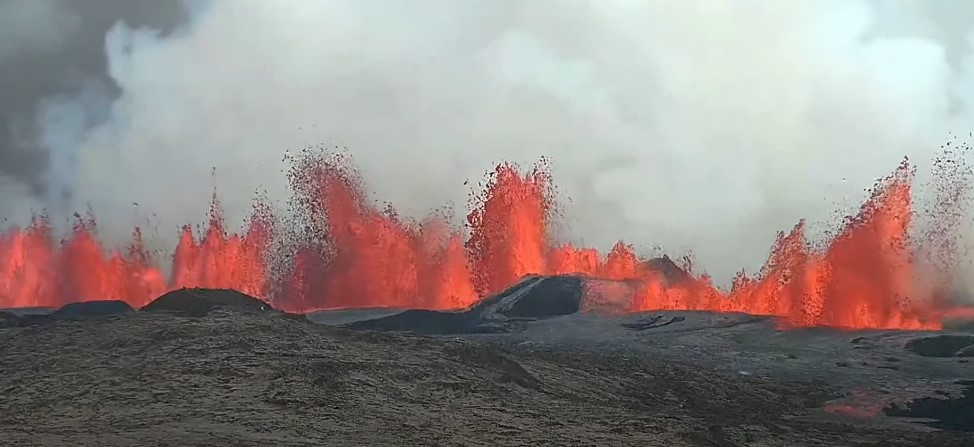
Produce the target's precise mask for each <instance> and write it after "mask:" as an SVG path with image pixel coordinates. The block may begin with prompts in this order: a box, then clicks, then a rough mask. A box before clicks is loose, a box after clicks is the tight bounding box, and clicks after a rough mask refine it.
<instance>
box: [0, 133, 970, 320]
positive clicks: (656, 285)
mask: <svg viewBox="0 0 974 447" xmlns="http://www.w3.org/2000/svg"><path fill="white" fill-rule="evenodd" d="M292 162H293V163H292V168H291V170H290V172H289V173H288V178H289V180H290V184H291V188H292V191H293V200H292V201H291V204H292V208H293V209H292V210H290V211H289V214H288V215H286V216H275V215H274V213H272V211H271V207H270V206H268V204H267V203H265V202H263V201H262V200H256V201H255V205H254V210H253V212H252V214H251V217H250V218H249V219H248V221H247V223H246V225H245V227H244V228H243V230H242V231H240V232H239V233H232V232H228V231H227V229H226V228H225V225H224V223H223V219H222V218H221V210H220V206H219V201H218V200H217V198H216V197H215V196H214V200H213V206H212V208H211V210H210V219H209V221H208V222H207V224H206V225H205V226H204V228H203V231H201V232H200V234H194V232H193V231H192V229H191V227H190V226H188V225H187V226H186V227H184V228H183V229H182V232H181V236H180V238H179V243H178V245H177V246H176V248H175V250H174V251H173V253H174V255H173V259H172V260H171V262H172V264H171V269H170V271H171V274H169V275H168V277H166V275H164V274H163V269H161V268H160V267H159V266H160V264H158V263H157V261H156V260H154V259H153V257H152V256H150V254H149V253H148V252H147V251H146V250H145V248H144V246H143V244H142V239H141V234H140V232H139V230H135V231H134V232H133V236H132V240H131V243H130V244H129V245H128V246H127V247H125V248H124V249H121V250H118V249H115V250H109V249H107V248H106V247H104V246H103V245H102V244H101V243H100V242H99V241H98V239H97V237H96V235H97V226H96V220H95V218H94V217H91V216H86V217H82V216H78V217H77V222H76V224H75V225H74V229H73V231H72V232H71V233H70V235H69V236H68V237H67V238H66V239H65V240H63V241H60V242H58V241H56V240H55V239H54V237H53V234H52V231H51V226H50V225H49V222H48V220H47V219H46V218H45V217H43V216H37V217H36V218H35V219H33V222H32V223H31V225H30V226H28V227H27V228H24V229H19V228H11V229H9V230H7V231H6V232H4V233H3V234H2V235H0V307H2V308H12V307H33V306H44V307H54V306H60V305H63V304H66V303H68V302H77V301H90V300H101V299H122V300H125V301H127V302H129V303H130V304H132V305H133V306H141V305H144V304H145V303H146V302H147V301H148V300H150V299H151V298H153V297H155V296H157V295H159V294H161V293H163V292H165V291H167V290H172V289H176V288H181V287H207V288H234V289H237V290H240V291H242V292H245V293H248V294H251V295H255V296H260V297H264V298H265V299H268V300H270V301H273V302H274V304H275V305H276V306H277V307H279V308H282V309H285V310H289V311H294V312H305V311H311V310H317V309H327V308H349V307H359V308H362V307H401V308H428V309H457V308H463V307H466V306H469V305H471V304H473V303H474V302H475V301H476V300H477V299H478V298H479V297H482V296H485V295H488V294H491V293H494V292H497V291H500V290H502V289H504V288H506V287H508V286H510V285H511V284H513V283H514V282H515V281H517V280H518V279H519V278H521V277H522V276H524V275H527V274H567V273H571V274H579V275H583V276H586V277H590V278H593V279H602V280H611V281H616V282H618V283H619V284H624V287H623V289H624V290H625V291H626V293H627V294H628V297H627V303H628V310H630V311H648V310H706V311H718V312H744V313H750V314H756V315H771V316H777V317H779V321H780V322H781V324H782V325H783V326H786V327H807V326H832V327H841V328H850V329H856V328H897V329H937V328H940V326H941V324H942V320H943V318H944V316H945V315H947V314H949V313H953V314H957V312H958V311H957V309H956V308H955V307H951V306H950V305H949V304H948V302H947V300H946V299H945V296H946V292H945V291H946V287H945V286H944V284H943V282H942V281H941V282H940V283H937V284H934V285H929V281H928V282H922V281H919V280H918V276H919V275H920V269H919V268H918V261H917V260H916V257H915V256H914V253H913V251H914V248H913V247H911V243H910V239H909V236H908V233H909V230H910V228H911V222H912V221H911V219H912V215H913V213H912V196H911V185H912V181H913V170H912V168H911V167H910V165H909V164H908V163H907V162H906V161H904V162H903V163H902V164H901V165H900V166H899V167H898V168H897V169H896V170H895V171H894V172H893V174H892V175H890V176H889V177H887V178H885V179H882V180H881V181H879V182H878V183H877V184H876V186H875V188H874V190H873V191H872V194H871V196H870V197H869V199H868V200H867V201H866V202H865V203H864V204H863V205H862V207H861V209H860V210H859V212H858V214H856V215H855V216H852V217H849V218H847V219H846V221H845V222H844V224H843V226H842V227H841V228H839V229H838V231H837V232H836V233H835V235H834V236H833V237H832V238H831V239H830V240H828V241H827V242H826V243H825V244H821V245H818V246H812V245H811V244H809V242H808V241H807V240H806V237H805V225H804V222H799V223H798V224H797V225H796V226H795V227H794V228H793V229H792V230H791V231H790V232H788V233H781V234H779V236H778V238H777V240H776V242H775V243H774V245H773V246H772V248H771V252H770V255H769V257H768V260H767V262H766V264H765V265H764V267H763V268H762V269H761V271H760V272H759V273H758V274H757V275H756V276H753V277H749V276H747V275H745V274H744V273H743V272H742V273H741V274H739V275H738V277H737V278H735V280H734V283H733V286H732V287H731V289H730V290H729V291H722V290H719V289H717V288H715V287H714V286H712V284H711V282H710V279H709V278H708V277H707V276H705V275H693V274H688V275H683V276H681V277H680V278H678V279H677V280H674V279H673V278H672V277H669V276H667V275H665V274H664V272H662V271H660V269H659V268H657V267H656V265H655V264H654V263H653V262H651V261H650V260H647V259H641V258H639V257H638V256H637V255H636V254H635V252H634V250H633V247H631V246H629V245H626V244H624V243H622V242H620V243H618V244H616V245H615V246H614V247H613V248H612V249H611V250H610V251H609V252H607V253H604V254H603V253H600V252H598V251H597V250H594V249H589V248H580V247H575V246H572V245H570V244H559V243H556V241H555V239H554V238H553V237H552V231H551V228H550V226H551V221H552V218H553V217H554V215H555V213H556V209H557V204H556V203H555V200H554V194H553V192H552V191H553V189H552V188H553V184H552V178H551V176H550V174H549V170H548V169H547V165H546V164H545V163H544V162H542V163H539V164H538V165H537V166H536V167H535V168H534V169H532V170H530V171H528V172H522V170H520V169H518V168H517V167H516V166H514V165H511V164H507V163H502V164H499V165H497V166H496V167H495V168H494V170H493V171H491V173H490V175H489V177H488V179H487V180H488V181H487V184H486V187H485V188H484V190H483V191H481V192H480V193H479V194H478V195H475V196H474V197H473V200H471V203H470V210H469V213H468V214H467V216H466V228H463V229H460V228H455V227H453V226H451V224H450V223H449V222H450V220H449V219H447V218H446V216H445V215H443V214H442V213H440V214H437V213H433V214H431V215H430V216H428V217H427V218H425V219H422V220H419V221H412V220H408V219H404V218H402V217H400V216H399V215H398V214H397V213H396V212H395V210H394V209H392V208H391V207H387V208H379V207H377V206H376V205H375V204H374V203H372V202H370V201H369V200H368V199H367V194H366V188H365V185H363V183H362V181H361V178H360V176H359V175H358V173H357V171H356V170H355V169H354V167H353V165H352V163H351V162H350V160H349V159H348V158H347V157H345V156H342V155H336V154H316V153H310V152H309V153H305V154H304V155H303V156H300V157H297V158H295V159H293V160H292ZM295 221H296V222H299V223H300V224H299V225H294V224H293V223H294V222H295ZM282 222H289V223H292V224H291V225H281V223H282ZM274 246H281V247H285V248H286V249H287V253H286V256H283V257H278V258H275V259H274V260H271V257H270V256H268V253H269V252H271V251H272V250H271V248H272V247H274Z"/></svg>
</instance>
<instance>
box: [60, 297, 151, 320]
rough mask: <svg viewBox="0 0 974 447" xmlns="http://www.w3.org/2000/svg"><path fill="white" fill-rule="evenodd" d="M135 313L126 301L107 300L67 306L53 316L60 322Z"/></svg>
mask: <svg viewBox="0 0 974 447" xmlns="http://www.w3.org/2000/svg"><path fill="white" fill-rule="evenodd" d="M132 312H135V309H133V308H132V306H129V304H128V303H126V302H125V301H119V300H105V301H88V302H84V303H71V304H66V305H65V306H64V307H62V308H60V309H58V310H56V311H54V313H53V314H51V315H52V316H53V317H54V318H55V319H58V320H84V319H88V318H98V317H108V316H114V315H128V314H131V313H132Z"/></svg>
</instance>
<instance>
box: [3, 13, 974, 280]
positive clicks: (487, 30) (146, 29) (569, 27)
mask: <svg viewBox="0 0 974 447" xmlns="http://www.w3.org/2000/svg"><path fill="white" fill-rule="evenodd" d="M150 4H151V5H152V7H151V9H145V8H147V7H148V5H150ZM183 4H186V5H191V6H193V8H191V9H190V10H188V11H185V13H183V12H181V11H182V10H181V9H180V6H181V5H183ZM122 5H126V7H125V9H126V10H125V11H121V10H118V8H119V7H120V6H122ZM86 8H91V9H86ZM120 19H125V20H126V22H124V23H122V22H119V23H116V22H117V21H119V20H120ZM113 24H114V25H113ZM154 29H161V30H163V32H159V31H156V30H154ZM972 43H974V3H972V2H969V1H965V0H953V1H949V0H942V1H937V2H932V1H922V0H893V1H867V0H815V1H812V0H808V1H797V0H795V1H782V0H738V1H717V0H681V1H676V0H669V1H652V0H650V1H637V0H628V1H627V0H563V1H514V0H412V1H409V2H404V1H396V0H349V1H344V0H331V1H313V0H274V1H271V0H266V1H258V0H210V1H206V2H193V1H187V2H184V3H182V2H175V1H167V0H158V1H156V0H153V1H152V2H148V1H146V2H127V1H125V0H117V1H107V0H105V1H85V2H70V1H67V0H65V1H61V2H59V1H53V0H48V1H44V0H12V1H11V0H7V1H5V2H3V3H0V70H2V71H0V85H3V86H4V87H3V88H2V89H0V105H2V108H0V117H2V118H3V121H4V126H3V127H2V128H0V145H2V146H0V188H2V191H3V195H2V196H0V197H2V198H0V215H2V216H4V217H7V218H10V219H12V220H14V221H24V220H25V219H26V218H27V217H28V216H29V212H28V208H29V207H39V206H47V207H53V208H56V209H58V210H61V211H68V210H76V209H80V210H84V209H85V208H86V207H88V206H91V207H92V209H93V210H94V211H95V212H96V214H97V215H98V216H99V219H100V222H101V225H102V231H103V232H104V233H105V234H106V235H107V236H108V237H111V236H112V235H127V234H128V233H129V232H130V230H131V226H132V225H134V224H136V223H139V222H144V221H145V219H147V218H149V217H151V216H152V215H157V217H155V218H154V219H155V222H157V223H158V224H159V228H160V229H159V231H160V235H161V236H162V237H164V238H166V237H169V236H170V235H172V236H174V235H175V228H176V227H177V225H180V224H183V223H186V222H198V221H200V220H201V219H202V217H203V214H204V213H205V211H206V209H207V202H208V201H209V197H210V192H211V190H212V189H213V187H214V186H216V187H217V188H218V189H219V192H220V194H221V196H222V197H223V199H224V202H225V205H226V206H227V211H228V214H229V217H230V218H231V219H230V220H231V221H232V222H239V220H240V219H241V218H242V217H243V215H244V214H245V213H246V212H247V211H248V210H249V204H250V199H251V197H252V196H253V192H254V191H255V190H256V189H257V188H259V187H263V188H266V189H267V190H268V193H269V195H270V197H272V198H274V199H282V198H284V197H285V196H286V195H287V192H286V189H285V187H284V176H283V175H282V174H281V172H280V171H281V170H282V169H283V167H282V164H281V158H282V155H283V153H284V151H286V150H289V149H290V150H295V149H299V148H301V147H302V146H304V145H306V144H317V143H323V144H328V145H342V146H347V147H348V150H349V152H350V153H351V154H352V155H353V157H354V158H355V160H356V161H357V163H358V165H359V166H360V168H361V171H362V174H363V176H364V178H365V180H366V182H367V184H368V185H369V186H370V189H371V190H372V191H374V192H375V197H376V199H377V200H381V201H392V202H393V203H395V204H396V205H397V206H398V207H399V208H400V209H402V210H404V211H405V212H406V214H413V215H419V214H423V213H424V212H425V211H426V210H427V209H429V208H433V207H438V206H441V205H443V204H444V203H454V204H455V205H457V206H458V207H463V206H464V204H465V202H466V199H467V196H468V194H469V193H470V189H469V187H468V186H464V182H465V181H466V180H471V184H472V185H475V184H476V183H477V181H478V180H479V179H480V178H482V177H483V174H484V173H485V171H487V170H489V169H490V168H491V167H492V166H493V164H495V163H497V162H499V161H503V160H510V161H515V162H520V163H525V164H530V163H532V162H534V161H535V160H537V159H538V158H539V157H541V156H548V157H550V158H551V159H552V160H553V171H554V175H555V179H556V182H557V184H558V186H559V192H560V194H562V195H563V196H565V197H566V198H569V197H570V198H571V201H570V202H567V201H566V203H565V220H566V222H567V225H568V228H569V229H570V233H569V235H570V237H571V238H572V239H573V240H574V241H576V242H584V243H586V244H589V245H594V246H597V247H602V248H604V247H607V246H609V245H610V244H612V243H613V242H615V241H616V240H618V239H619V238H623V239H625V240H627V241H630V242H633V243H635V244H636V245H639V246H643V247H651V246H655V245H661V246H663V247H664V248H666V249H667V250H669V251H672V252H676V253H681V252H684V251H685V250H687V249H692V250H693V251H694V253H695V255H696V257H697V261H698V265H700V266H702V267H704V268H705V269H706V270H708V271H710V272H711V273H713V274H714V275H715V276H716V277H717V278H718V280H719V282H722V281H725V280H726V279H727V278H729V277H730V275H731V274H732V273H733V272H734V271H737V270H739V269H740V268H742V267H746V268H748V269H749V270H753V269H755V268H757V267H758V266H759V265H760V263H761V262H762V261H763V260H764V258H765V256H766V254H767V249H768V247H769V245H770V243H771V241H772V240H773V238H774V235H775V232H776V231H778V230H782V229H789V228H790V227H791V226H793V225H794V224H795V222H797V220H798V219H800V218H802V217H805V218H809V219H810V220H811V221H812V222H813V223H815V222H831V221H834V219H835V217H836V216H837V215H836V210H839V211H841V212H847V211H849V210H851V209H853V208H854V207H856V206H857V205H858V203H859V202H860V201H861V200H862V198H863V197H864V192H863V191H864V189H865V188H867V187H869V186H870V185H871V184H872V182H873V181H874V180H875V179H876V178H877V177H880V176H883V175H886V174H888V173H889V172H890V171H892V170H893V169H894V168H895V167H896V165H897V163H898V162H899V161H900V159H902V157H903V156H905V155H909V156H911V158H912V159H914V160H916V162H917V164H918V165H920V170H921V172H923V170H924V168H925V167H927V166H928V165H929V160H930V159H931V157H932V155H933V154H934V153H935V152H936V151H937V150H938V148H939V147H940V145H941V144H942V143H943V142H944V141H946V139H947V138H948V134H949V133H950V132H951V131H953V132H955V133H958V134H961V135H963V136H965V137H966V135H967V134H968V132H970V131H971V130H974V125H972V122H971V117H972V114H971V106H972V105H974V71H972V69H974V56H972V53H971V49H972V46H971V45H972ZM213 167H216V168H217V171H216V172H217V173H216V175H215V176H213V175H212V168H213ZM133 203H138V204H139V206H138V207H135V206H133ZM813 227H814V228H821V226H819V227H815V226H814V225H813Z"/></svg>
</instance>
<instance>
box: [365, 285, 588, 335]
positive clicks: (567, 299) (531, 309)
mask: <svg viewBox="0 0 974 447" xmlns="http://www.w3.org/2000/svg"><path fill="white" fill-rule="evenodd" d="M581 306H582V279H581V278H579V277H577V276H571V275H560V276H528V277H525V278H524V279H522V280H521V281H520V282H518V283H517V284H515V285H513V286H511V287H509V288H508V289H507V290H504V291H503V292H501V293H498V294H496V295H493V296H490V297H487V298H484V299H483V300H481V301H480V302H478V303H477V304H475V305H473V306H472V307H470V308H469V309H466V310H463V311H455V312H440V311H431V310H407V311H405V312H400V313H398V314H395V315H389V316H386V317H382V318H376V319H372V320H365V321H357V322H354V323H350V324H348V325H347V327H349V328H351V329H358V330H374V331H400V332H415V333H419V334H427V335H446V334H481V333H496V332H507V331H510V330H511V329H512V328H513V327H516V326H517V324H516V323H517V321H518V320H525V319H542V318H551V317H557V316H562V315H570V314H574V313H577V312H578V311H579V310H580V309H581Z"/></svg>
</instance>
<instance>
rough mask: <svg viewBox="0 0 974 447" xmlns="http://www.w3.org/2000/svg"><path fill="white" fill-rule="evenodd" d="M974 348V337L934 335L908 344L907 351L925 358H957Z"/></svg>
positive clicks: (916, 339)
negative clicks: (968, 349) (963, 352)
mask: <svg viewBox="0 0 974 447" xmlns="http://www.w3.org/2000/svg"><path fill="white" fill-rule="evenodd" d="M971 346H974V335H948V334H943V335H934V336H932V337H922V338H915V339H913V340H910V341H908V342H906V349H909V350H910V351H913V352H915V353H917V354H919V355H922V356H924V357H955V356H957V355H959V353H960V352H961V351H964V350H966V349H967V348H968V347H971Z"/></svg>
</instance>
